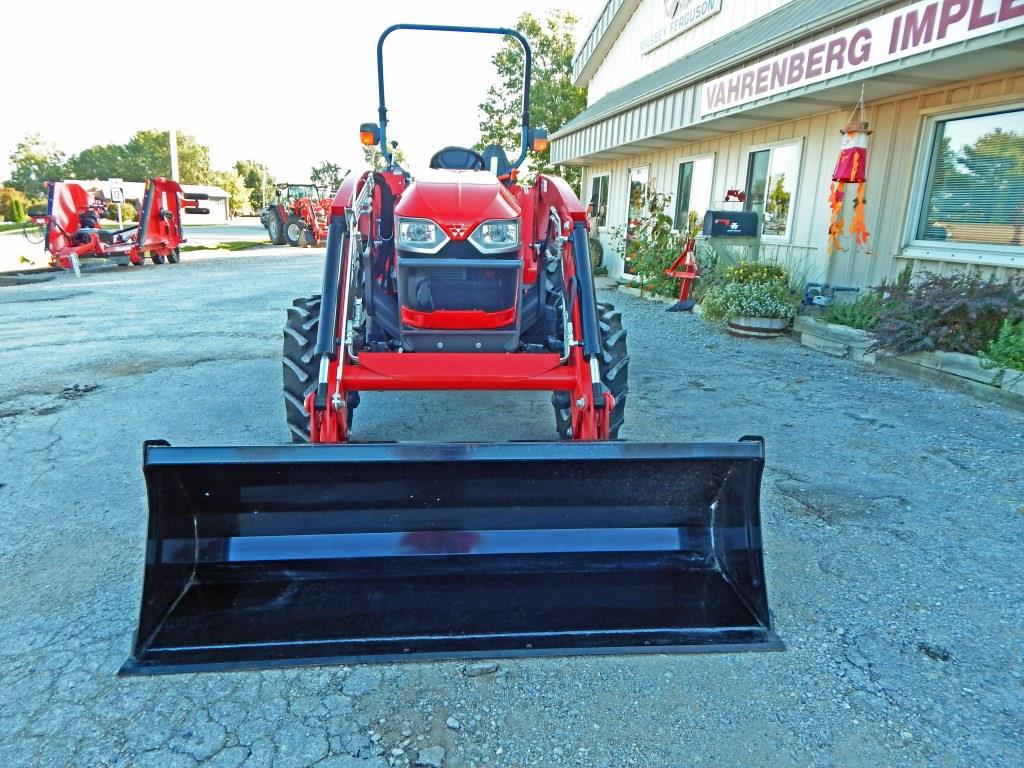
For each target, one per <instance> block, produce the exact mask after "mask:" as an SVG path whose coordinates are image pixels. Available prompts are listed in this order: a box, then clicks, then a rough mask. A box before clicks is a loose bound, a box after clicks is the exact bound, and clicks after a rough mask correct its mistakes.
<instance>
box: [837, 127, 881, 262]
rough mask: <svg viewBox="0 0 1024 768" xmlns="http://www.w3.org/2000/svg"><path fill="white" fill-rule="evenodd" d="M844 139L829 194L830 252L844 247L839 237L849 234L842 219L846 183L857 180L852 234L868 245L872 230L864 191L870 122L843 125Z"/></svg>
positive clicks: (851, 225) (856, 240)
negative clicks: (865, 220)
mask: <svg viewBox="0 0 1024 768" xmlns="http://www.w3.org/2000/svg"><path fill="white" fill-rule="evenodd" d="M841 133H842V134H843V143H842V147H841V149H840V151H839V162H837V163H836V169H835V171H833V173H832V191H831V194H830V195H829V206H830V207H831V209H832V220H831V222H830V223H829V227H828V252H829V253H830V254H831V253H834V252H835V251H841V250H843V247H842V245H841V244H840V241H839V239H840V238H841V237H842V236H843V235H844V234H846V222H845V221H844V220H843V203H844V202H845V198H846V194H845V192H846V185H847V184H856V185H857V194H856V197H854V200H853V219H852V220H851V221H850V229H849V234H851V235H853V236H854V240H855V242H856V243H857V245H867V242H868V237H869V236H870V234H871V233H870V232H868V230H867V226H866V225H865V224H864V203H865V199H864V194H865V190H866V187H867V176H868V174H867V170H868V137H869V136H870V135H871V133H872V131H871V130H869V128H868V124H867V123H866V122H864V121H863V120H861V121H851V122H849V123H847V124H846V126H845V127H844V128H843V129H842V131H841Z"/></svg>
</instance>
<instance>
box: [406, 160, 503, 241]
mask: <svg viewBox="0 0 1024 768" xmlns="http://www.w3.org/2000/svg"><path fill="white" fill-rule="evenodd" d="M520 214H521V210H520V208H519V204H518V203H517V202H516V199H515V197H513V196H512V193H511V192H509V191H508V190H507V189H506V188H505V187H504V185H503V184H502V183H501V182H500V181H498V178H497V177H496V176H495V175H494V174H493V173H489V172H487V171H450V170H429V171H427V172H425V173H423V174H422V175H420V176H418V177H417V178H416V180H415V181H414V182H413V183H412V185H411V186H410V187H409V188H408V189H407V190H406V191H405V192H404V193H403V194H402V199H401V201H400V202H399V203H398V205H397V206H396V207H395V215H396V216H400V217H407V218H417V219H430V220H431V221H435V222H437V223H438V224H440V225H441V229H443V230H444V231H445V232H446V233H447V234H448V236H449V237H450V238H451V239H452V240H465V239H466V238H467V237H469V235H470V233H472V231H473V230H474V229H476V227H477V225H479V224H480V223H481V222H483V221H487V220H489V219H518V218H519V216H520Z"/></svg>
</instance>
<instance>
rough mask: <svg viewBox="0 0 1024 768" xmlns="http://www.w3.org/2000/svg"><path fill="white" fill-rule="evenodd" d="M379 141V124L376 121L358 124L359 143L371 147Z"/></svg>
mask: <svg viewBox="0 0 1024 768" xmlns="http://www.w3.org/2000/svg"><path fill="white" fill-rule="evenodd" d="M379 142H380V126H379V125H377V124H376V123H363V124H362V125H360V126H359V143H360V144H362V145H363V146H364V147H372V146H373V145H374V144H377V143H379Z"/></svg>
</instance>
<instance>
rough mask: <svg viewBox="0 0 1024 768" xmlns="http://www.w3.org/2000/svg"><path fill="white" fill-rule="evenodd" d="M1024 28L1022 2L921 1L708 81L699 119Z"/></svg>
mask: <svg viewBox="0 0 1024 768" xmlns="http://www.w3.org/2000/svg"><path fill="white" fill-rule="evenodd" d="M1021 24H1024V0H931V1H930V2H928V1H926V2H918V3H914V4H913V5H908V6H907V7H906V8H900V9H899V10H898V11H893V12H891V13H887V14H885V15H884V16H879V17H878V18H876V19H871V20H870V21H866V22H864V23H863V24H859V25H857V26H855V27H849V28H847V29H844V30H842V31H840V32H836V33H835V34H833V35H829V36H828V37H824V38H821V39H820V40H815V41H813V42H810V43H807V44H805V45H801V46H799V47H798V48H794V49H793V50H791V51H786V52H785V53H780V54H779V55H777V56H773V57H772V58H770V59H766V60H765V61H762V62H760V63H758V64H751V65H750V66H749V67H745V68H743V69H741V70H738V71H736V72H732V73H730V74H728V75H723V76H722V77H719V78H716V79H715V80H711V81H709V82H706V83H704V85H703V87H702V89H701V90H702V92H701V98H700V114H701V117H705V116H707V115H711V114H714V113H716V112H721V111H723V110H726V109H731V108H732V107H736V106H739V105H740V104H746V103H747V102H750V101H754V100H756V99H761V98H764V97H765V96H772V95H775V94H777V93H784V92H785V91H788V90H791V89H793V88H799V87H801V86H804V85H810V84H811V83H818V82H821V81H822V80H828V79H830V78H833V77H839V76H840V75H845V74H849V73H850V72H856V71H857V70H860V69H866V68H867V67H874V66H878V65H879V64H885V63H886V62H889V61H894V60H896V59H901V58H904V57H905V56H911V55H913V54H915V53H921V52H922V51H930V50H932V49H934V48H941V47H942V46H946V45H952V44H953V43H959V42H962V41H964V40H968V39H970V38H972V37H978V36H980V35H987V34H989V33H990V32H997V31H1000V30H1004V29H1009V28H1010V27H1015V26H1019V25H1021Z"/></svg>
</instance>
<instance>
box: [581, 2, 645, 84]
mask: <svg viewBox="0 0 1024 768" xmlns="http://www.w3.org/2000/svg"><path fill="white" fill-rule="evenodd" d="M639 5H640V0H607V2H605V4H604V8H603V9H602V10H601V14H600V15H599V16H598V17H597V18H596V19H595V20H594V24H593V26H591V28H590V32H588V33H587V36H586V37H585V38H584V39H583V42H582V43H581V44H580V47H579V50H578V51H576V55H575V56H573V58H572V81H573V84H574V85H576V86H577V87H579V88H584V87H586V85H587V83H589V82H590V78H591V77H593V76H594V72H596V71H597V68H598V67H599V66H601V62H602V61H604V57H605V56H607V55H608V51H610V50H611V48H612V45H614V44H615V40H616V38H618V36H619V34H620V33H621V32H622V30H623V29H625V28H626V22H627V21H629V17H630V16H632V15H633V11H635V10H636V9H637V7H638V6H639Z"/></svg>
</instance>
